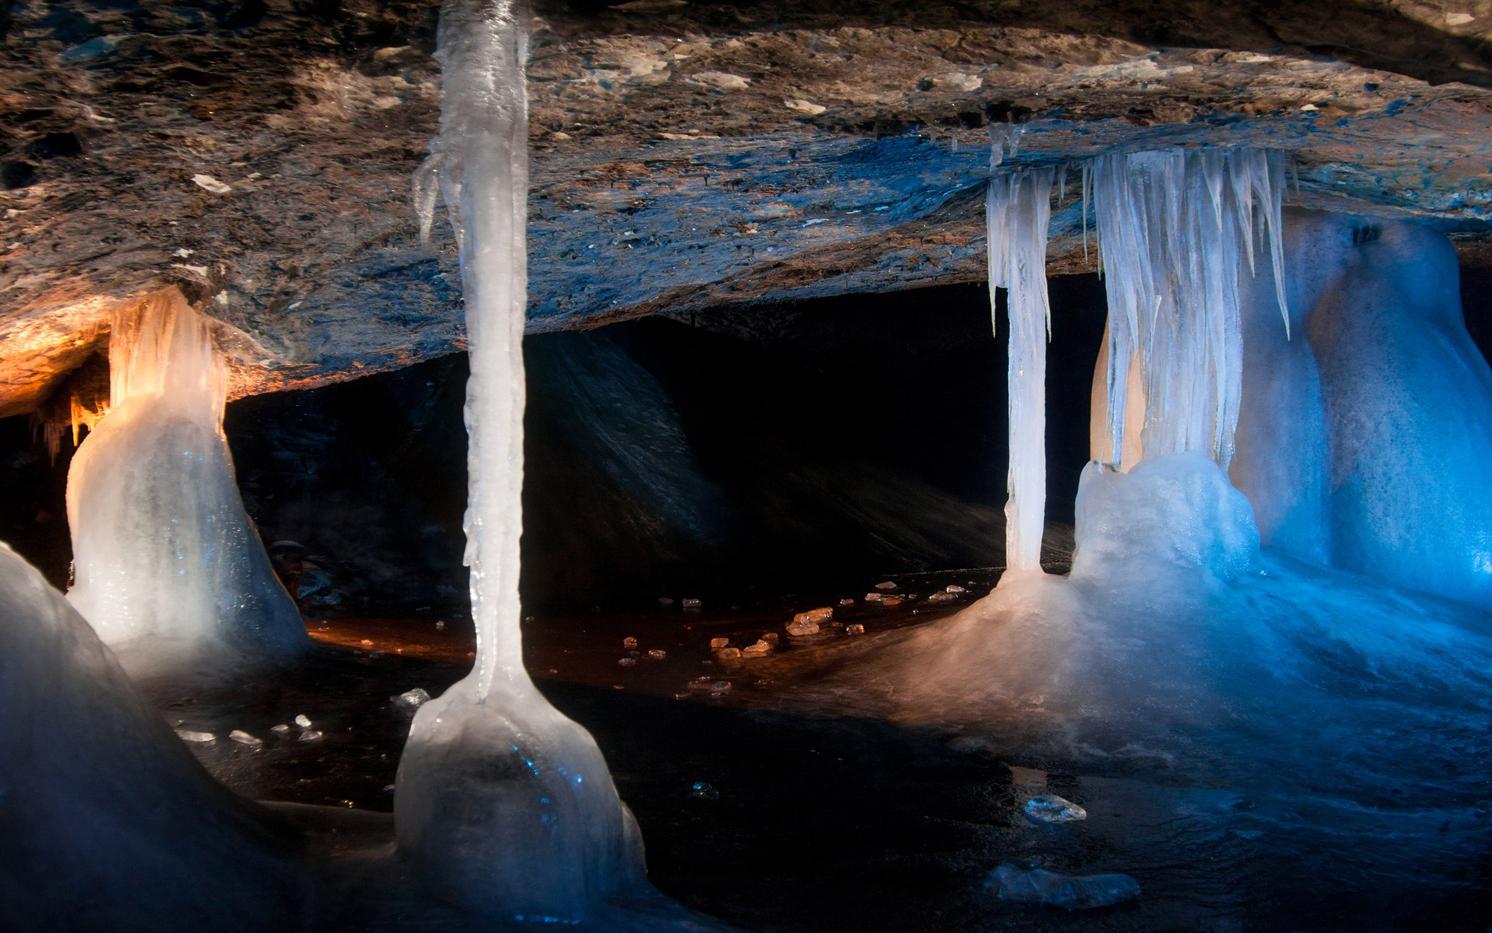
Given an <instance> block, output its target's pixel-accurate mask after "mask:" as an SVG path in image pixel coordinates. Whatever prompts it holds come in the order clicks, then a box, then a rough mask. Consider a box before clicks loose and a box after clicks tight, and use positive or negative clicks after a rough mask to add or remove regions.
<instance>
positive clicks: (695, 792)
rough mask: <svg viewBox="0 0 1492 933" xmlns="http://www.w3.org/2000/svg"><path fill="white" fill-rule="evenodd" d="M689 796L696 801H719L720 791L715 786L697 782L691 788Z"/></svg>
mask: <svg viewBox="0 0 1492 933" xmlns="http://www.w3.org/2000/svg"><path fill="white" fill-rule="evenodd" d="M689 796H690V797H693V798H694V799H695V800H719V799H720V791H718V790H716V789H715V786H714V785H713V784H707V783H706V782H704V781H695V782H694V784H693V786H691V787H690V788H689Z"/></svg>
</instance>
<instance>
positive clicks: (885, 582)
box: [876, 580, 896, 591]
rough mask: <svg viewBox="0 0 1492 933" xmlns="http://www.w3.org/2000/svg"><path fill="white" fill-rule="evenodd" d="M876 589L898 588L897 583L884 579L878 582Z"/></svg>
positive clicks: (888, 589)
mask: <svg viewBox="0 0 1492 933" xmlns="http://www.w3.org/2000/svg"><path fill="white" fill-rule="evenodd" d="M876 589H878V590H885V591H890V590H894V589H896V584H895V583H892V582H891V581H890V580H882V581H881V582H880V583H877V584H876Z"/></svg>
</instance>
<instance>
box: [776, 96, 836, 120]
mask: <svg viewBox="0 0 1492 933" xmlns="http://www.w3.org/2000/svg"><path fill="white" fill-rule="evenodd" d="M782 106H784V107H786V108H787V109H789V110H791V111H792V112H793V113H803V114H807V115H808V116H810V117H816V116H818V115H819V114H821V113H823V112H824V111H825V110H828V109H829V108H828V107H825V106H824V105H823V104H815V103H814V102H813V101H811V100H804V99H803V98H801V97H790V98H788V99H787V100H785V101H783V102H782Z"/></svg>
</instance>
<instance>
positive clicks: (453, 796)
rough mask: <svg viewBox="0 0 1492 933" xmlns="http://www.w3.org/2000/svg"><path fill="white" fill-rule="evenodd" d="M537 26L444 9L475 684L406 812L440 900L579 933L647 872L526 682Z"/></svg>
mask: <svg viewBox="0 0 1492 933" xmlns="http://www.w3.org/2000/svg"><path fill="white" fill-rule="evenodd" d="M524 18H525V14H524V12H523V11H522V9H521V8H520V7H518V6H517V5H515V4H514V3H512V2H511V0H448V2H447V3H446V4H445V5H444V6H443V7H442V9H441V16H440V28H439V35H438V51H437V53H436V57H437V59H438V60H439V62H440V65H441V70H442V88H441V119H440V135H439V137H438V138H437V139H436V140H435V141H434V142H433V143H432V146H431V150H432V155H431V159H430V161H429V162H428V163H427V164H426V166H425V168H424V169H422V171H421V174H420V176H419V178H418V179H417V184H416V198H417V202H418V204H419V206H420V209H421V210H422V211H423V212H425V217H424V218H423V221H424V228H425V229H426V230H427V231H428V229H429V221H430V214H429V212H430V211H432V210H433V207H434V201H435V190H434V187H433V182H434V181H435V180H436V179H438V182H439V188H440V192H441V194H442V195H443V197H444V200H445V203H446V206H447V208H448V210H449V215H450V221H451V225H452V227H453V228H454V229H455V234H456V241H457V243H458V245H459V248H460V255H461V279H462V287H463V290H464V295H465V302H466V324H467V333H468V337H469V340H470V359H471V378H470V380H469V381H468V383H467V395H466V426H467V431H468V434H469V448H468V449H469V453H468V458H467V464H468V476H469V479H468V483H469V497H470V498H469V502H468V506H467V513H466V533H467V551H466V562H467V564H468V565H469V566H470V568H471V598H472V616H473V619H474V620H475V622H476V629H477V653H476V666H475V669H474V670H473V671H472V673H471V674H470V675H468V676H467V677H466V678H465V679H464V680H462V681H460V682H459V683H457V684H456V685H454V686H453V687H451V689H449V690H448V691H446V693H445V694H444V695H442V696H441V697H439V698H438V699H436V700H433V701H431V702H429V703H427V704H425V705H424V706H423V707H422V708H421V709H420V712H419V713H418V715H417V716H416V717H415V720H414V724H413V726H412V728H411V730H410V735H409V743H408V745H407V746H406V748H405V752H404V757H403V759H402V760H401V761H400V764H399V776H398V788H397V793H396V797H395V807H394V811H395V825H396V828H397V834H398V846H399V851H400V854H401V855H402V856H403V857H404V858H406V859H408V860H410V861H411V862H412V864H413V867H414V868H415V871H416V873H417V874H418V875H419V876H420V877H421V879H422V880H423V881H424V883H425V884H427V885H429V886H430V887H431V888H432V889H433V890H434V891H436V892H437V893H438V894H439V895H440V896H442V897H444V898H446V899H447V900H450V901H452V902H455V903H458V904H461V905H463V906H466V907H468V908H472V909H475V910H480V911H483V912H486V913H490V914H493V915H505V916H510V917H521V918H525V919H528V920H533V921H544V922H564V923H571V922H579V921H582V920H585V919H587V918H588V917H591V916H593V914H594V913H595V911H596V910H597V909H598V907H599V904H600V901H601V900H603V899H605V898H608V897H610V896H611V895H614V894H617V893H621V892H625V891H627V889H629V888H638V887H641V886H642V885H643V884H644V882H643V859H642V847H641V838H640V836H639V834H638V832H637V827H636V824H635V822H634V821H633V819H632V816H631V814H630V813H629V812H628V811H627V808H626V807H625V806H624V805H623V804H622V802H621V800H620V799H619V798H618V797H617V793H616V788H615V787H614V786H613V784H612V782H611V775H610V773H609V772H608V771H607V768H606V762H605V761H604V760H603V759H602V757H601V752H600V750H599V749H598V748H597V747H596V743H595V741H594V740H593V739H592V738H591V736H590V734H589V733H587V732H586V731H585V730H584V729H582V728H581V727H580V726H578V725H576V724H575V723H574V722H571V721H570V720H569V719H566V718H565V717H564V716H563V715H561V714H560V713H559V712H558V711H557V710H555V709H554V708H553V707H552V706H550V705H549V703H548V702H547V701H546V700H545V699H544V697H543V696H542V695H540V694H539V692H538V691H537V690H536V689H535V688H534V685H533V683H532V682H531V681H530V680H529V677H528V674H527V673H526V672H525V670H524V668H523V657H522V651H521V647H522V646H521V641H520V632H519V618H520V606H519V598H518V553H519V552H518V539H519V534H520V532H521V530H522V521H521V515H520V506H521V501H522V499H521V491H522V482H523V410H524V372H523V343H522V341H523V327H524V313H525V306H526V302H527V297H526V295H527V264H526V263H527V260H526V255H525V250H526V239H525V230H524V227H525V223H526V216H527V210H526V207H527V197H528V191H527V188H528V153H527V145H528V104H527V91H526V86H525V81H524V64H525V60H526V57H527V46H528V41H527V36H526V34H525V31H524Z"/></svg>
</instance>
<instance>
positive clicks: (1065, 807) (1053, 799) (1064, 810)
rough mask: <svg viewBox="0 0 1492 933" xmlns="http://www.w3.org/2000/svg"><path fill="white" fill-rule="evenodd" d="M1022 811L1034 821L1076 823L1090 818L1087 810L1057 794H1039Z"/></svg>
mask: <svg viewBox="0 0 1492 933" xmlns="http://www.w3.org/2000/svg"><path fill="white" fill-rule="evenodd" d="M1021 812H1022V813H1024V814H1026V818H1027V819H1029V820H1031V821H1032V822H1033V823H1076V822H1078V821H1079V820H1086V819H1087V818H1088V811H1087V810H1084V809H1083V808H1082V807H1080V806H1078V805H1077V804H1075V803H1073V802H1072V801H1071V800H1067V799H1066V798H1063V797H1058V796H1057V795H1056V794H1037V795H1036V796H1035V797H1032V798H1031V799H1030V800H1027V801H1026V804H1025V806H1023V807H1021Z"/></svg>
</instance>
